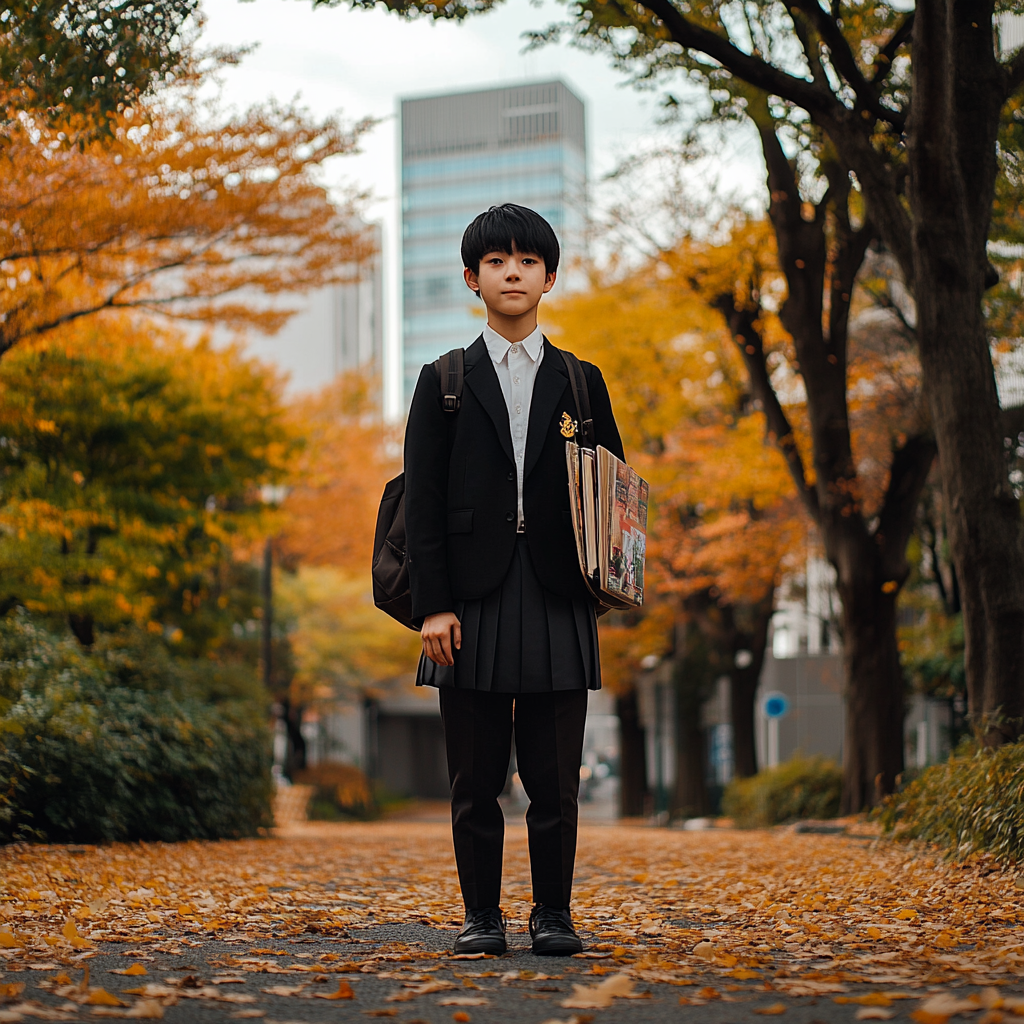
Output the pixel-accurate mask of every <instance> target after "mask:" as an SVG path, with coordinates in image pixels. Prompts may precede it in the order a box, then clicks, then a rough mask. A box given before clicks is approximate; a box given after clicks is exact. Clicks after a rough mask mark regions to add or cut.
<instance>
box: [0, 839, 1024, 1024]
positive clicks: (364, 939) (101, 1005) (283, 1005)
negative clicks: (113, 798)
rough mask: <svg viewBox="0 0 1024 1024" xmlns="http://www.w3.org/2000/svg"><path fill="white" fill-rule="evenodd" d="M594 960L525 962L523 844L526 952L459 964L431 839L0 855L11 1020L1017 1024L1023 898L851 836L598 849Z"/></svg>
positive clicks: (588, 895)
mask: <svg viewBox="0 0 1024 1024" xmlns="http://www.w3.org/2000/svg"><path fill="white" fill-rule="evenodd" d="M577 865H578V867H577V882H576V895H575V902H574V916H575V919H576V921H577V924H578V926H579V927H580V930H581V932H582V933H583V935H584V937H585V940H586V942H587V952H586V953H584V954H583V956H581V957H574V958H570V959H547V960H542V959H539V958H535V957H533V956H532V955H531V954H530V952H529V937H528V935H527V934H526V920H527V916H528V914H529V906H530V904H529V896H530V893H529V868H528V860H527V852H526V836H525V829H524V828H523V827H522V826H521V825H519V824H518V823H517V824H515V825H512V826H510V828H509V833H508V836H507V840H506V857H505V890H504V892H505V900H504V909H505V912H506V914H507V915H508V918H509V938H510V944H511V946H512V949H511V950H510V952H509V953H508V954H507V955H506V956H504V957H500V958H488V959H480V960H472V959H470V960H466V959H456V958H453V957H452V956H451V955H450V953H449V952H448V950H449V949H450V943H451V938H452V936H453V934H454V932H453V929H454V927H455V926H457V925H458V924H459V923H461V917H462V914H461V902H460V900H459V894H458V886H457V881H456V877H455V870H454V861H453V856H452V850H451V835H450V831H449V828H448V826H447V825H445V824H440V823H412V822H408V823H381V824H365V825H363V824H353V825H305V826H297V827H295V828H292V829H291V830H290V831H289V832H287V833H286V834H282V835H279V836H277V837H276V838H272V839H263V840H249V841H242V842H221V843H183V844H166V845H165V844H140V845H137V846H122V845H114V846H108V847H96V848H94V847H67V846H61V847H58V846H49V847H47V846H17V847H7V848H5V849H3V850H0V885H2V889H0V958H2V959H0V964H2V970H3V975H2V977H0V1022H3V1021H17V1020H33V1019H50V1020H92V1019H95V1018H96V1017H129V1018H160V1017H162V1018H163V1019H165V1020H167V1021H170V1022H175V1021H182V1022H185V1021H193V1020H195V1021H204V1020H207V1021H214V1020H233V1019H246V1018H253V1019H263V1020H266V1021H268V1022H274V1021H277V1022H297V1021H320V1020H322V1021H327V1020H331V1021H335V1020H351V1021H355V1020H360V1021H365V1020H369V1019H372V1018H375V1017H380V1018H382V1019H392V1020H394V1021H396V1022H402V1024H413V1022H420V1024H422V1022H424V1021H429V1022H432V1024H441V1022H448V1021H456V1022H467V1021H473V1022H479V1024H487V1022H495V1021H522V1022H524V1024H542V1022H548V1024H555V1022H570V1021H576V1022H583V1021H587V1020H593V1021H595V1022H606V1024H618V1022H620V1021H621V1022H637V1024H639V1022H646V1021H668V1020H681V1019H686V1020H691V1019H692V1020H694V1021H696V1022H703V1021H708V1022H712V1021H714V1022H730V1021H731V1022H735V1021H741V1020H751V1021H756V1020H760V1019H761V1017H762V1016H785V1017H786V1019H788V1020H791V1021H794V1022H797V1021H799V1022H812V1021H818V1022H833V1021H847V1020H850V1021H852V1020H865V1019H870V1020H875V1019H878V1020H885V1019H893V1020H908V1019H913V1020H915V1021H917V1022H918V1024H941V1022H942V1021H945V1020H947V1019H950V1018H951V1017H957V1016H961V1017H962V1019H965V1020H973V1021H976V1022H979V1024H980V1022H984V1024H994V1022H997V1021H1000V1020H1009V1019H1012V1018H1013V1017H1014V1016H1017V1015H1019V1016H1024V977H1022V976H1024V935H1022V934H1021V932H1020V922H1021V920H1022V919H1024V914H1022V912H1021V908H1020V904H1021V900H1022V897H1024V893H1022V891H1021V890H1020V889H1018V888H1017V887H1016V884H1015V877H1014V875H1013V873H1007V872H1001V871H996V870H993V868H992V866H991V865H990V864H987V863H985V862H983V861H982V862H976V863H974V864H972V865H969V866H967V867H959V866H955V865H952V864H948V863H945V862H943V861H942V860H940V859H937V858H936V857H934V856H932V855H931V854H928V853H927V852H923V851H920V850H917V851H915V850H912V849H908V848H906V847H902V846H897V845H893V844H891V843H889V842H886V841H877V840H875V839H874V838H873V837H871V836H870V835H868V834H866V830H865V829H864V827H863V826H855V827H854V831H853V834H847V835H820V834H798V833H796V832H794V831H793V830H784V829H777V830H773V831H764V832H739V831H732V830H712V831H706V832H684V831H677V830H668V829H656V828H646V827H639V826H629V825H607V826H597V825H589V826H584V827H582V828H581V831H580V850H579V856H578V860H577Z"/></svg>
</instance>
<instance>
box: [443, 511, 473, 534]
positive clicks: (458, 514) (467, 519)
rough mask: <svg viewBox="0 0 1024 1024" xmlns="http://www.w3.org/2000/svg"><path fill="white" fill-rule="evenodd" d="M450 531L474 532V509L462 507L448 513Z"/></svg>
mask: <svg viewBox="0 0 1024 1024" xmlns="http://www.w3.org/2000/svg"><path fill="white" fill-rule="evenodd" d="M448 532H449V533H472V532H473V509H471V508H460V509H456V511H454V512H449V513H448Z"/></svg>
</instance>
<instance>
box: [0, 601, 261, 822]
mask: <svg viewBox="0 0 1024 1024" xmlns="http://www.w3.org/2000/svg"><path fill="white" fill-rule="evenodd" d="M241 680H242V677H241V676H239V675H238V672H237V670H231V671H229V672H226V673H218V672H217V671H216V667H215V666H212V667H211V666H209V665H194V664H190V663H188V662H177V661H175V659H173V658H171V657H170V655H168V654H167V653H166V650H165V649H164V648H163V647H162V644H161V643H160V641H159V640H153V639H150V638H147V637H146V636H145V635H144V634H136V635H129V636H127V637H126V636H124V635H122V636H120V637H118V638H114V639H112V640H109V642H106V643H105V645H98V648H97V650H95V651H89V652H86V651H83V650H82V649H81V648H80V647H79V645H78V643H77V641H75V640H74V639H72V638H70V637H67V638H65V637H59V636H56V635H54V634H53V633H51V632H49V631H48V630H47V629H46V628H45V627H43V626H42V625H40V624H38V623H34V622H32V621H31V620H30V619H28V618H27V617H26V616H24V615H21V614H17V615H14V616H9V617H8V618H6V619H4V620H0V841H5V842H9V841H11V840H15V839H39V840H46V841H50V842H69V841H73V842H102V841H110V840H135V839H147V840H166V841H174V840H181V839H197V838H199V839H215V838H222V837H233V836H245V835H253V834H255V833H257V831H258V830H259V829H260V828H261V827H263V826H266V825H269V824H271V811H270V801H271V796H272V793H273V786H272V780H271V775H270V737H269V732H268V730H267V726H266V715H265V702H263V701H261V700H257V699H254V694H253V692H252V687H251V685H250V686H249V690H250V692H248V693H246V692H244V691H245V689H246V685H245V684H244V683H243V682H242V681H241ZM218 691H219V693H218ZM211 695H213V696H211Z"/></svg>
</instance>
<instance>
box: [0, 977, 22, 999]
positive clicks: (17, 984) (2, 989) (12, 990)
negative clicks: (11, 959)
mask: <svg viewBox="0 0 1024 1024" xmlns="http://www.w3.org/2000/svg"><path fill="white" fill-rule="evenodd" d="M24 991H25V983H24V982H23V981H11V982H8V983H7V984H6V985H0V997H3V998H5V999H13V998H14V997H15V996H19V995H21V993H22V992H24Z"/></svg>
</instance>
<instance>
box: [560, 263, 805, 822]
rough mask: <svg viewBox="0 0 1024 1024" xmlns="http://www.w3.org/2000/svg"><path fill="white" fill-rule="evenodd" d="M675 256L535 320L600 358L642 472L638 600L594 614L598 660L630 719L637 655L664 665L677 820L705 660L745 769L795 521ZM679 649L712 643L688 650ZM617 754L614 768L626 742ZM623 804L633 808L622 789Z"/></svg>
mask: <svg viewBox="0 0 1024 1024" xmlns="http://www.w3.org/2000/svg"><path fill="white" fill-rule="evenodd" d="M686 265H687V264H686V261H685V259H680V260H675V254H673V253H666V254H662V256H661V257H660V258H658V259H654V260H652V261H650V263H648V264H646V265H644V266H642V267H640V268H639V269H638V270H637V271H635V272H634V273H631V274H628V275H626V276H625V277H622V278H620V279H616V278H614V277H612V276H611V275H608V276H607V277H605V278H600V277H598V278H595V280H594V282H593V286H592V288H591V290H590V291H588V292H583V293H579V294H575V295H572V296H570V297H567V298H565V299H562V300H561V301H560V302H558V303H556V304H554V305H553V306H551V307H548V310H547V312H546V313H545V320H546V321H547V322H553V323H554V325H555V326H556V327H557V330H558V332H559V334H560V336H561V338H562V339H563V343H564V344H566V345H567V346H568V347H569V348H572V349H574V350H575V351H577V352H578V353H579V354H580V355H581V356H583V357H584V358H590V359H593V360H595V361H596V362H597V363H598V364H599V365H600V366H601V367H602V369H603V371H604V373H605V376H606V379H607V380H608V383H609V388H610V390H611V394H612V400H613V402H614V404H615V408H616V410H617V412H618V419H619V423H620V428H621V430H622V432H623V441H624V444H625V447H626V451H627V453H628V456H629V458H630V461H631V463H632V464H633V465H635V466H636V467H637V469H638V471H639V472H641V473H642V474H643V475H644V476H646V477H647V478H648V479H649V480H650V482H651V493H652V496H653V498H652V516H651V520H650V522H651V528H650V534H649V537H648V564H649V575H648V583H647V587H646V594H645V606H644V609H643V612H642V613H641V614H640V615H635V614H631V615H626V616H621V615H619V616H615V615H612V616H609V617H608V619H607V620H605V621H603V622H602V644H603V647H602V664H603V666H604V672H605V676H606V681H607V683H608V684H609V685H610V687H611V688H612V689H614V690H615V691H616V694H617V699H618V701H619V705H620V707H619V711H620V720H621V719H623V718H625V720H626V721H627V722H629V721H630V720H631V716H633V709H632V706H631V701H632V699H633V698H632V692H631V691H632V685H633V681H634V679H635V677H636V675H637V672H638V670H639V668H640V663H641V661H642V659H643V658H645V657H646V656H648V655H655V656H669V657H671V658H672V659H673V661H675V662H676V663H678V671H676V672H675V674H674V675H675V678H674V682H673V686H674V688H675V690H676V698H677V700H676V706H677V711H678V715H679V718H678V724H677V734H678V735H677V750H678V751H679V765H678V768H677V773H676V775H677V787H676V799H675V800H674V802H673V810H675V811H679V812H684V811H685V812H688V813H689V814H690V815H691V816H692V814H694V813H701V812H702V811H703V810H704V807H703V806H702V805H700V806H698V803H700V801H697V798H696V797H695V796H692V795H690V796H688V795H686V794H687V793H689V794H702V793H703V787H704V769H703V759H702V755H701V749H700V737H699V732H700V725H699V715H696V716H695V715H694V713H693V712H694V708H695V707H696V708H697V709H699V707H700V705H701V704H702V703H703V702H704V701H705V700H706V699H707V697H708V696H710V692H709V691H708V690H707V686H706V685H705V682H706V679H705V676H707V674H708V671H709V669H708V665H709V664H710V661H711V660H713V661H714V662H715V671H714V673H713V675H711V676H710V677H709V678H710V679H711V682H714V680H715V679H717V678H718V677H719V676H721V675H723V674H724V675H727V676H728V677H729V678H730V681H731V684H732V701H733V725H734V749H735V752H736V765H737V769H738V771H739V772H740V773H741V774H752V773H753V772H754V771H756V767H755V755H754V694H755V691H756V688H757V680H758V676H759V675H760V670H761V665H762V660H763V656H764V651H765V645H766V640H767V635H768V626H769V623H770V620H771V614H772V610H773V598H774V591H775V585H776V581H777V577H778V575H779V572H780V565H781V563H782V561H783V560H784V559H785V557H786V556H787V554H788V553H789V552H790V551H792V550H793V549H794V548H796V547H797V546H799V545H801V544H802V542H803V538H804V534H805V526H804V521H803V518H802V516H801V514H800V510H799V508H798V506H797V503H796V501H795V496H794V494H793V486H792V483H791V481H790V479H789V477H788V474H787V471H786V466H785V463H784V461H783V460H782V459H781V458H780V457H779V455H778V454H777V453H776V452H775V451H773V450H771V449H766V448H765V446H764V443H763V440H762V437H763V433H764V417H763V415H762V413H761V412H760V411H759V410H758V409H757V408H755V406H754V405H753V404H752V400H751V395H750V394H749V391H748V389H747V387H746V383H745V380H744V375H743V369H742V362H741V360H740V359H739V357H738V355H736V353H735V352H734V351H733V348H732V346H731V345H730V344H729V343H728V337H727V336H726V335H725V332H724V331H723V326H722V323H721V320H720V318H719V316H718V315H717V312H716V311H715V309H714V308H713V307H712V306H710V305H709V304H708V303H707V302H706V301H705V300H704V299H703V298H702V296H701V295H700V294H699V293H698V292H697V291H696V290H695V289H694V288H693V286H692V284H691V281H690V278H689V276H688V275H687V273H686V272H684V270H683V267H685V266H686ZM681 328H684V329H683V330H681ZM691 641H692V642H691ZM691 647H693V648H694V651H696V650H697V649H698V648H699V649H700V651H704V652H708V651H713V654H711V655H709V657H704V658H703V659H701V658H695V656H693V651H691V650H690V648H691ZM740 651H743V652H746V653H745V654H744V655H742V656H740V657H739V659H737V655H738V654H739V652H740ZM748 655H749V661H748V660H747V656H748ZM698 662H699V664H698ZM694 729H696V733H694ZM625 740H626V737H624V741H625ZM623 760H624V766H623V775H624V777H625V776H626V775H628V774H630V766H629V764H628V760H629V753H628V748H627V744H626V742H624V743H623ZM633 774H634V775H638V774H639V773H633ZM624 793H625V791H624ZM625 802H626V805H627V807H628V808H629V810H631V811H633V812H634V813H635V812H636V803H637V801H636V800H635V798H634V796H633V795H630V794H626V799H625Z"/></svg>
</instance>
